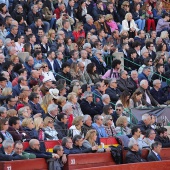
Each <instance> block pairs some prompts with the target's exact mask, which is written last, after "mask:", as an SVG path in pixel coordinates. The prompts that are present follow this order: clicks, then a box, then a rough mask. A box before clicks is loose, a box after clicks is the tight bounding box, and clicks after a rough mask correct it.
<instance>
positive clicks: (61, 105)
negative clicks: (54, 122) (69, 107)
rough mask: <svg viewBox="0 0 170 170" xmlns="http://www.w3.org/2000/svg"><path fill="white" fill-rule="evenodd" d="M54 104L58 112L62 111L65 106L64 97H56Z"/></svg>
mask: <svg viewBox="0 0 170 170" xmlns="http://www.w3.org/2000/svg"><path fill="white" fill-rule="evenodd" d="M56 104H57V105H58V108H59V110H60V112H61V111H62V107H63V106H64V105H65V104H66V97H64V96H58V97H57V103H56Z"/></svg>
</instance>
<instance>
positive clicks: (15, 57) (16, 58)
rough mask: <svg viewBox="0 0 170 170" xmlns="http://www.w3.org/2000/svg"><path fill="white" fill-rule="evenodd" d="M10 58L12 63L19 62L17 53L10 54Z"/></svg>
mask: <svg viewBox="0 0 170 170" xmlns="http://www.w3.org/2000/svg"><path fill="white" fill-rule="evenodd" d="M10 60H11V61H12V62H13V63H14V64H17V63H19V57H18V56H17V55H12V56H11V57H10Z"/></svg>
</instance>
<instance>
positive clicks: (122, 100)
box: [116, 90, 131, 109]
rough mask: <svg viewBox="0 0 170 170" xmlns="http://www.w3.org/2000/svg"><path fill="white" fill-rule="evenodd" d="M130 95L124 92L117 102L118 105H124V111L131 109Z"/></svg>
mask: <svg viewBox="0 0 170 170" xmlns="http://www.w3.org/2000/svg"><path fill="white" fill-rule="evenodd" d="M130 95H131V94H130V93H129V91H127V90H125V91H123V92H122V94H121V95H120V98H119V100H118V101H117V102H116V105H117V104H122V105H123V107H124V109H129V108H130Z"/></svg>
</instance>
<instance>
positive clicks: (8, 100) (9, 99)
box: [6, 95, 15, 103]
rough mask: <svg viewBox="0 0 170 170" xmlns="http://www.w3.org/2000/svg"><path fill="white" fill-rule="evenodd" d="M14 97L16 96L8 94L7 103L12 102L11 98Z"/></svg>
mask: <svg viewBox="0 0 170 170" xmlns="http://www.w3.org/2000/svg"><path fill="white" fill-rule="evenodd" d="M14 98H15V97H14V96H12V95H10V96H8V98H7V99H6V103H8V102H10V101H11V99H14Z"/></svg>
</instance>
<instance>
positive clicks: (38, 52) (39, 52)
mask: <svg viewBox="0 0 170 170" xmlns="http://www.w3.org/2000/svg"><path fill="white" fill-rule="evenodd" d="M41 53H42V52H41V51H39V50H36V51H35V52H34V57H35V58H36V57H37V55H39V54H41Z"/></svg>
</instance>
